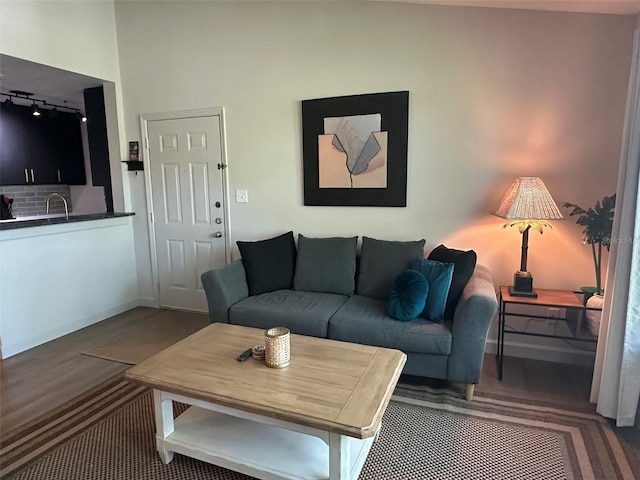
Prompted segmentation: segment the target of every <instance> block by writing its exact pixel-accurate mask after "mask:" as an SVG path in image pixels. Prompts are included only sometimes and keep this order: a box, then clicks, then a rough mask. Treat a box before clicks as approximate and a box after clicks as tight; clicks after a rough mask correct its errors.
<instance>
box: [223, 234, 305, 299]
mask: <svg viewBox="0 0 640 480" xmlns="http://www.w3.org/2000/svg"><path fill="white" fill-rule="evenodd" d="M236 243H237V244H238V249H239V250H240V255H241V256H242V263H243V265H244V270H245V273H246V275H247V286H248V287H249V295H260V294H261V293H266V292H273V291H275V290H286V289H290V288H291V287H292V286H293V273H294V271H295V265H296V243H295V241H294V240H293V232H287V233H284V234H282V235H280V236H278V237H274V238H269V239H267V240H260V241H258V242H241V241H238V242H236Z"/></svg>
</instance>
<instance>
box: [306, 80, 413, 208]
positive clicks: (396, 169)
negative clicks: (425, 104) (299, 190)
mask: <svg viewBox="0 0 640 480" xmlns="http://www.w3.org/2000/svg"><path fill="white" fill-rule="evenodd" d="M408 127H409V92H408V91H402V92H387V93H373V94H364V95H351V96H346V97H332V98H319V99H314V100H304V101H303V102H302V152H303V163H304V165H303V172H304V204H305V205H325V206H380V207H382V206H384V207H406V205H407V136H408Z"/></svg>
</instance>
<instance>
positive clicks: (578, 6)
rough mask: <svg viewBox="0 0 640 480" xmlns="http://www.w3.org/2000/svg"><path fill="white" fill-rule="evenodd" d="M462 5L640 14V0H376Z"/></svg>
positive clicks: (383, 0)
mask: <svg viewBox="0 0 640 480" xmlns="http://www.w3.org/2000/svg"><path fill="white" fill-rule="evenodd" d="M375 1H382V2H400V3H420V4H429V5H451V6H460V7H484V8H511V9H517V10H542V11H551V12H576V13H601V14H609V15H640V0H375Z"/></svg>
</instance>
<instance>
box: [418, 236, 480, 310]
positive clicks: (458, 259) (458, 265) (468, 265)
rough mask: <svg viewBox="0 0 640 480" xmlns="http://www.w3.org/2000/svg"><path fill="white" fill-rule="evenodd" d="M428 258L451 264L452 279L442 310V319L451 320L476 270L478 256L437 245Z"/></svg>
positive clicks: (472, 252) (470, 252) (471, 252)
mask: <svg viewBox="0 0 640 480" xmlns="http://www.w3.org/2000/svg"><path fill="white" fill-rule="evenodd" d="M428 258H429V260H435V261H436V262H442V263H453V279H452V280H451V286H450V287H449V295H448V296H447V305H446V306H445V308H444V318H453V314H454V312H455V311H456V305H458V300H460V296H461V295H462V290H464V287H466V285H467V283H468V282H469V279H470V278H471V275H472V274H473V271H474V270H475V268H476V261H477V259H478V256H477V255H476V252H474V251H473V250H467V251H464V250H456V249H455V248H447V247H445V246H444V245H438V246H437V247H436V248H434V249H433V250H432V251H431V253H430V254H429V257H428Z"/></svg>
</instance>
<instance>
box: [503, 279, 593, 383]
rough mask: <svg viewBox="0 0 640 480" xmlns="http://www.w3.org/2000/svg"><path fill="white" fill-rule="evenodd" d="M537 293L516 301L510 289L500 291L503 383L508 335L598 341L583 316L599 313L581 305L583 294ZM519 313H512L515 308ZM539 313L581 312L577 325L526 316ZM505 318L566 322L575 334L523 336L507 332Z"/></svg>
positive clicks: (563, 292)
mask: <svg viewBox="0 0 640 480" xmlns="http://www.w3.org/2000/svg"><path fill="white" fill-rule="evenodd" d="M536 292H538V297H537V298H531V297H516V296H512V295H510V294H509V287H508V286H504V285H503V286H501V287H500V299H499V310H498V352H497V356H496V357H497V361H498V379H499V380H500V381H502V367H503V362H504V337H505V334H512V335H530V336H535V337H548V338H559V339H565V340H576V341H580V342H591V343H596V342H597V341H598V338H597V337H595V336H593V335H591V334H590V333H589V332H588V331H587V330H586V329H584V328H583V321H584V312H585V311H586V310H599V311H601V309H599V308H598V309H596V308H589V307H586V306H584V305H583V303H582V299H581V296H582V293H580V292H572V291H570V290H547V289H542V288H537V289H536ZM516 306H517V309H518V310H519V311H517V312H516V311H513V310H514V308H513V307H516ZM532 307H533V309H538V310H539V309H540V307H547V308H565V309H567V310H569V309H575V310H578V311H579V313H578V315H577V319H576V320H575V321H574V322H569V321H568V320H567V319H566V318H556V317H551V316H549V315H540V313H539V312H537V313H532V314H529V313H526V310H527V309H529V310H531V309H532ZM506 317H524V318H538V319H544V320H553V321H558V322H566V323H567V324H568V325H569V330H570V331H571V333H572V336H567V335H550V334H544V333H533V332H521V331H512V330H505V321H506Z"/></svg>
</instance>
